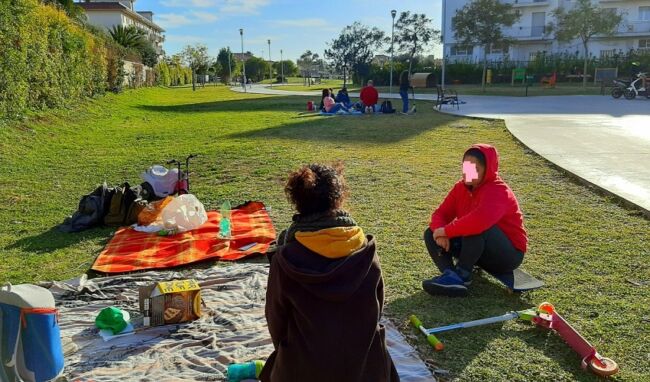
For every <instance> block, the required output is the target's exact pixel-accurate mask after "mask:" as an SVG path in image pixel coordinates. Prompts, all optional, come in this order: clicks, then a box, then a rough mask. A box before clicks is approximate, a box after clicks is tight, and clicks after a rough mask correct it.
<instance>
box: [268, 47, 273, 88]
mask: <svg viewBox="0 0 650 382" xmlns="http://www.w3.org/2000/svg"><path fill="white" fill-rule="evenodd" d="M267 42H268V43H269V79H270V80H271V87H273V63H272V62H271V39H268V40H267Z"/></svg>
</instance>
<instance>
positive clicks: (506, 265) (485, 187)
mask: <svg viewBox="0 0 650 382" xmlns="http://www.w3.org/2000/svg"><path fill="white" fill-rule="evenodd" d="M424 241H425V244H426V246H427V250H428V251H429V255H430V256H431V258H432V259H433V262H434V263H435V264H436V266H437V267H438V269H439V270H440V272H442V274H441V275H440V276H437V277H434V278H432V279H430V280H425V281H423V282H422V287H423V289H424V290H425V291H427V292H428V293H430V294H434V295H440V294H442V295H450V296H459V295H460V296H462V295H466V294H467V286H468V285H469V284H470V283H471V281H472V280H471V279H472V269H473V268H474V266H475V265H477V266H480V267H481V268H483V269H485V270H488V271H490V272H496V273H504V272H509V271H512V270H514V269H516V268H517V267H519V265H520V264H521V262H522V261H523V259H524V253H526V245H527V242H528V238H527V236H526V230H525V228H524V222H523V215H522V213H521V210H520V209H519V203H518V202H517V198H516V197H515V194H514V193H513V192H512V190H511V189H510V187H509V186H508V185H507V184H506V183H505V182H504V181H503V180H502V179H501V178H500V177H499V154H498V153H497V150H496V148H494V147H493V146H490V145H486V144H476V145H473V146H472V147H471V148H470V149H469V150H467V151H466V152H465V154H464V156H463V179H461V180H459V181H458V182H457V183H456V184H455V185H454V187H453V188H452V189H451V191H450V192H449V194H448V195H447V197H446V198H445V200H444V201H443V202H442V204H440V206H439V207H438V208H437V209H436V210H435V211H434V212H433V215H432V216H431V223H430V224H429V228H427V230H426V231H425V232H424Z"/></svg>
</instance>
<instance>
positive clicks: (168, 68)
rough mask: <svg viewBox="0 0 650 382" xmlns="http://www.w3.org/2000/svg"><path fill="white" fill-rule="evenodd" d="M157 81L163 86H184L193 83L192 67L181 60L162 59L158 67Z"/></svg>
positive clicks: (156, 68)
mask: <svg viewBox="0 0 650 382" xmlns="http://www.w3.org/2000/svg"><path fill="white" fill-rule="evenodd" d="M155 70H156V80H157V81H156V82H157V83H158V85H161V86H182V85H185V84H191V83H192V69H190V68H188V67H184V66H182V65H181V64H180V63H179V62H173V61H172V62H169V63H167V62H166V61H161V62H159V63H158V64H157V65H156V67H155Z"/></svg>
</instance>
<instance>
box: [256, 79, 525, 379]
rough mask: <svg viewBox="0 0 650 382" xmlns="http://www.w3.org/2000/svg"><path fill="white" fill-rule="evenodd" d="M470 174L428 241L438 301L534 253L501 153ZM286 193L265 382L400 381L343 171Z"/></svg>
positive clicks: (482, 157)
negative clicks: (482, 272)
mask: <svg viewBox="0 0 650 382" xmlns="http://www.w3.org/2000/svg"><path fill="white" fill-rule="evenodd" d="M328 94H329V92H328ZM332 101H333V100H332ZM328 102H329V103H331V102H330V101H328ZM462 169H463V171H462V173H463V178H462V179H461V180H459V181H458V182H457V183H456V184H455V185H454V187H453V188H452V190H451V192H450V193H449V195H447V197H446V198H445V200H444V201H443V202H442V204H441V205H440V207H438V208H437V209H436V210H435V212H434V213H433V216H432V219H431V223H430V228H429V229H427V230H426V232H425V237H424V241H425V243H426V247H427V249H428V250H429V253H430V255H431V257H432V259H433V261H434V263H435V264H436V266H437V267H438V269H439V270H440V271H441V272H442V275H441V276H438V277H435V278H433V279H431V280H426V281H425V282H423V288H424V289H425V291H427V292H429V293H432V294H435V295H438V294H442V295H451V296H458V295H463V294H466V292H467V285H469V283H470V282H471V273H472V270H473V267H474V266H475V265H478V266H480V267H483V268H485V269H490V270H495V271H508V270H513V269H515V268H517V267H518V266H519V264H521V262H522V260H523V256H524V253H525V251H526V242H527V238H526V231H525V229H524V226H523V218H522V214H521V211H520V210H519V206H518V203H517V199H516V198H515V196H514V194H513V192H512V190H511V189H510V188H509V187H508V185H507V184H505V183H504V182H503V181H502V180H501V178H500V177H499V175H498V154H497V151H496V149H495V148H494V147H492V146H490V145H485V144H477V145H474V146H472V147H471V148H470V149H469V150H467V151H466V152H465V154H464V156H463V160H462ZM285 193H286V195H287V197H288V199H289V200H290V202H291V203H292V204H293V206H294V207H295V209H296V211H297V213H296V214H295V215H294V216H293V223H292V224H291V225H290V226H289V227H288V228H287V229H285V230H284V231H282V232H281V233H280V235H279V237H278V240H277V248H276V249H275V251H272V253H269V261H270V263H271V269H270V272H269V280H268V287H267V292H266V319H267V323H268V327H269V332H270V334H271V338H272V341H273V346H274V348H275V351H274V352H273V353H272V354H271V356H270V357H269V359H268V361H267V362H266V364H265V366H264V368H263V369H262V372H261V376H260V379H261V380H262V381H376V382H384V381H387V382H392V381H399V376H398V375H397V372H396V369H395V366H394V364H393V361H392V359H391V356H390V355H389V353H388V351H387V346H386V339H385V331H384V327H383V325H381V324H380V323H379V321H380V318H381V316H382V311H383V304H384V283H383V278H382V273H381V267H380V264H379V258H378V256H377V249H376V240H375V238H374V237H373V236H372V235H369V234H366V233H364V231H363V229H362V228H361V227H359V226H358V225H357V223H356V222H355V221H354V219H353V218H352V217H351V216H350V214H349V213H348V212H346V211H345V210H344V209H343V204H344V201H345V199H346V197H347V194H348V188H347V186H346V182H345V179H344V177H343V173H342V165H340V164H337V165H335V166H323V165H318V164H311V165H308V166H304V167H302V168H300V169H299V170H297V171H295V172H293V173H292V174H291V175H290V176H289V180H288V182H287V184H286V186H285Z"/></svg>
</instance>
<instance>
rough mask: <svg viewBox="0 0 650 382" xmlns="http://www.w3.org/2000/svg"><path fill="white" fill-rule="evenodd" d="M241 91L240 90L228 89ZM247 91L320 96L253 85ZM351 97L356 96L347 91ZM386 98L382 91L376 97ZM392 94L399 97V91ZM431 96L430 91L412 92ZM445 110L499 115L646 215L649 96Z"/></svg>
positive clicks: (483, 100)
mask: <svg viewBox="0 0 650 382" xmlns="http://www.w3.org/2000/svg"><path fill="white" fill-rule="evenodd" d="M233 90H235V91H242V89H241V88H236V89H235V88H233ZM248 92H250V93H258V94H269V95H301V96H319V95H320V94H319V92H318V91H316V92H294V91H283V90H274V89H269V88H266V87H264V86H260V85H253V87H252V88H251V89H248ZM350 96H351V97H358V94H355V93H350ZM380 97H381V98H388V97H387V95H385V94H382V95H380ZM391 98H396V99H399V95H398V94H393V96H392V97H391ZM416 99H418V100H429V101H431V100H434V99H435V95H433V94H421V95H417V96H416ZM460 99H461V100H462V101H465V102H466V104H462V105H460V110H456V109H455V108H453V109H452V108H451V107H450V106H444V107H443V111H444V112H446V113H451V114H456V115H461V116H471V117H481V118H498V119H504V120H505V123H506V127H507V128H508V130H509V131H510V132H511V133H512V134H513V135H514V136H515V137H516V138H517V139H518V140H520V141H521V142H522V143H523V144H524V145H526V146H527V147H528V148H530V149H531V150H533V151H535V152H536V153H537V154H539V155H541V156H542V157H544V158H546V159H547V160H549V161H550V162H552V163H554V164H555V165H557V166H559V167H561V168H563V169H565V170H566V171H569V172H571V173H573V174H574V175H576V176H578V177H579V178H581V179H583V180H585V181H587V182H588V183H590V184H593V185H594V186H596V187H599V188H601V189H603V190H605V191H607V192H609V193H611V194H614V195H616V196H618V197H620V198H622V199H624V200H625V201H627V202H629V203H632V204H634V205H636V206H638V207H640V208H641V209H642V210H643V211H644V212H645V214H646V215H648V216H650V100H647V99H636V100H633V101H627V100H625V99H618V100H615V99H613V98H611V97H609V96H544V97H498V96H463V95H462V94H461V96H460Z"/></svg>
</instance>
